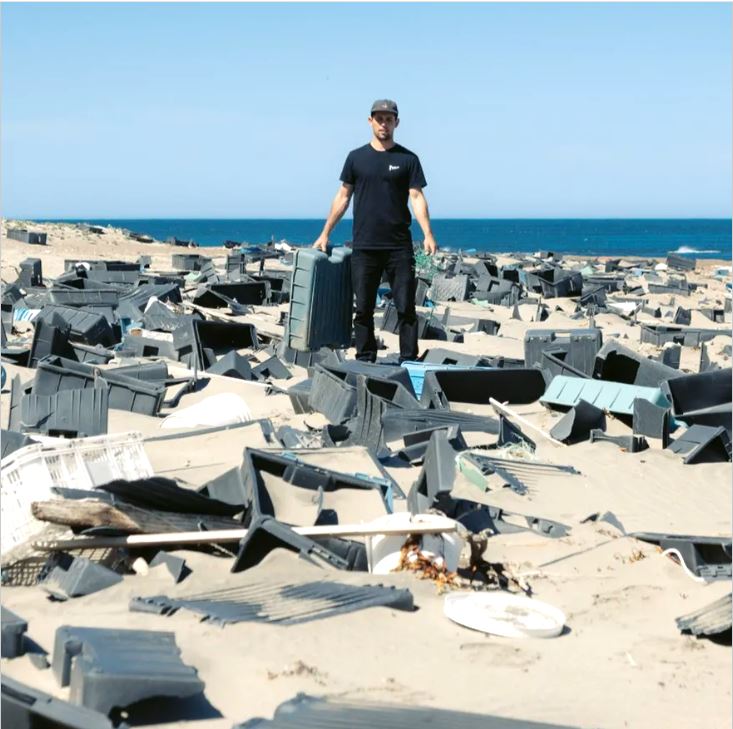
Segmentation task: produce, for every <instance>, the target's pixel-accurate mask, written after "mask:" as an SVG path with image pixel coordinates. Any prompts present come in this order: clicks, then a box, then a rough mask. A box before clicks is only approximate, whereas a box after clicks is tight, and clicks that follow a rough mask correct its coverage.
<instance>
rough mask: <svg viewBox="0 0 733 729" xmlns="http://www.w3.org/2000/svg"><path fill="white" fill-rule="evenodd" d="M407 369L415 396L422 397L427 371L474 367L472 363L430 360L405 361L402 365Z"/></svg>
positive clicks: (469, 368)
mask: <svg viewBox="0 0 733 729" xmlns="http://www.w3.org/2000/svg"><path fill="white" fill-rule="evenodd" d="M401 366H402V367H403V368H404V369H405V370H407V373H408V375H409V376H410V382H411V383H412V389H413V391H414V392H415V397H417V398H418V400H419V399H420V397H421V396H422V390H423V383H424V381H425V373H426V372H431V371H433V370H464V371H466V370H471V369H472V368H473V367H472V366H470V365H460V364H455V365H445V364H431V363H429V362H403V363H402V365H401Z"/></svg>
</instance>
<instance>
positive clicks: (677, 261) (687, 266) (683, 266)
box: [667, 253, 697, 271]
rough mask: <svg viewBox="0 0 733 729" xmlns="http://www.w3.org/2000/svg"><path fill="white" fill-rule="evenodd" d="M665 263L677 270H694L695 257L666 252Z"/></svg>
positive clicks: (695, 264) (695, 265)
mask: <svg viewBox="0 0 733 729" xmlns="http://www.w3.org/2000/svg"><path fill="white" fill-rule="evenodd" d="M667 265H668V266H669V267H670V268H676V269H677V270H678V271H694V270H695V268H696V267H697V259H696V258H686V257H685V256H680V255H677V254H676V253H668V254H667Z"/></svg>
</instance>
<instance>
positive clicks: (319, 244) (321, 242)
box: [313, 233, 328, 253]
mask: <svg viewBox="0 0 733 729" xmlns="http://www.w3.org/2000/svg"><path fill="white" fill-rule="evenodd" d="M313 247H314V248H318V249H319V250H321V251H323V252H324V253H326V252H327V249H328V236H327V235H323V233H321V235H319V236H318V238H317V240H316V242H315V243H314V244H313Z"/></svg>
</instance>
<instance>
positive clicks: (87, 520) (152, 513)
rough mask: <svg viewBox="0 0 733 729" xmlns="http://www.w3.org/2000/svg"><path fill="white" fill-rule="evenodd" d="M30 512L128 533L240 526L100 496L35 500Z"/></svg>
mask: <svg viewBox="0 0 733 729" xmlns="http://www.w3.org/2000/svg"><path fill="white" fill-rule="evenodd" d="M31 513H32V514H33V516H34V517H35V518H36V519H38V520H39V521H47V522H51V523H52V524H63V525H64V526H69V527H73V528H76V529H88V528H89V527H113V528H114V529H121V530H123V531H126V532H130V534H157V533H167V532H187V531H195V530H198V529H199V525H203V526H204V527H205V528H206V529H233V528H236V527H238V526H239V522H237V521H236V520H234V519H230V518H228V517H224V516H211V515H209V514H180V513H178V512H175V513H173V512H169V511H159V510H158V509H149V508H145V509H141V508H140V507H139V506H134V505H133V504H130V503H127V502H125V501H120V500H116V501H115V503H114V505H113V504H110V503H108V502H106V501H101V500H99V499H80V500H75V499H74V500H72V499H53V500H50V501H34V502H33V503H32V504H31Z"/></svg>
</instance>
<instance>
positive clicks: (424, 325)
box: [380, 301, 447, 339]
mask: <svg viewBox="0 0 733 729" xmlns="http://www.w3.org/2000/svg"><path fill="white" fill-rule="evenodd" d="M416 316H417V338H418V339H429V338H431V337H429V336H428V334H429V330H430V328H431V326H433V325H435V324H436V323H435V322H433V321H432V316H431V315H430V314H423V312H421V311H418V312H417V314H416ZM399 326H400V322H399V315H398V313H397V307H396V306H395V305H394V303H393V302H392V301H389V302H388V303H387V306H385V307H384V314H382V323H381V324H380V329H381V331H383V332H390V333H392V334H399ZM446 336H447V335H445V333H444V335H443V337H442V338H443V339H445V338H446ZM432 338H433V339H437V338H438V337H432Z"/></svg>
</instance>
